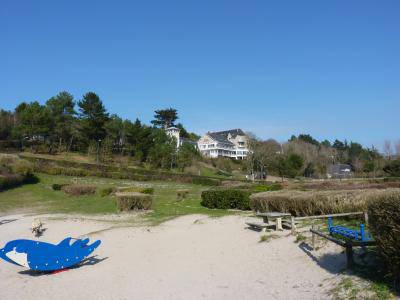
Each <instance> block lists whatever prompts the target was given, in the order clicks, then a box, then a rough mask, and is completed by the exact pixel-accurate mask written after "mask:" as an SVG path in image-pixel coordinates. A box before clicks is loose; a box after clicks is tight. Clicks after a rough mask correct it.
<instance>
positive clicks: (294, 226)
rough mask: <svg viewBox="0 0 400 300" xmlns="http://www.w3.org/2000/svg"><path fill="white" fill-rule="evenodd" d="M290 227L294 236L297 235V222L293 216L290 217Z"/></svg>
mask: <svg viewBox="0 0 400 300" xmlns="http://www.w3.org/2000/svg"><path fill="white" fill-rule="evenodd" d="M290 227H292V228H291V229H292V235H295V234H296V230H297V228H296V222H295V220H294V217H293V216H292V217H290Z"/></svg>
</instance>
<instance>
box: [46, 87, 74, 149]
mask: <svg viewBox="0 0 400 300" xmlns="http://www.w3.org/2000/svg"><path fill="white" fill-rule="evenodd" d="M74 106H75V102H74V97H73V96H72V95H71V94H70V93H68V92H61V93H59V94H58V95H57V96H55V97H52V98H50V99H49V100H48V101H47V102H46V107H47V108H48V110H49V111H50V116H51V131H50V140H51V142H57V143H58V150H59V151H65V150H67V149H66V147H65V146H66V145H67V143H68V142H69V141H70V140H71V138H72V136H73V134H74V127H73V126H74V118H75V114H76V112H75V109H74ZM63 146H64V147H63Z"/></svg>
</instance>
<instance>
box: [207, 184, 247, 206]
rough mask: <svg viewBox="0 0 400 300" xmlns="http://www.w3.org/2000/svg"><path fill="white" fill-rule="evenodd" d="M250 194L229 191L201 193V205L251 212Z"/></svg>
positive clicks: (243, 191)
mask: <svg viewBox="0 0 400 300" xmlns="http://www.w3.org/2000/svg"><path fill="white" fill-rule="evenodd" d="M249 196H250V192H248V191H245V190H237V189H227V190H210V191H204V192H202V193H201V199H202V200H201V205H203V206H205V207H207V208H219V209H240V210H249V209H250V204H249V201H250V200H249Z"/></svg>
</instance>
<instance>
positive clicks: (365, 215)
mask: <svg viewBox="0 0 400 300" xmlns="http://www.w3.org/2000/svg"><path fill="white" fill-rule="evenodd" d="M364 222H365V226H368V225H369V220H368V213H367V212H365V213H364Z"/></svg>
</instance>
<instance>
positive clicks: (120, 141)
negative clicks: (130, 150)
mask: <svg viewBox="0 0 400 300" xmlns="http://www.w3.org/2000/svg"><path fill="white" fill-rule="evenodd" d="M105 129H106V133H107V138H108V139H110V144H111V145H112V148H117V149H118V150H119V151H120V152H122V149H123V146H124V143H125V130H124V122H123V121H122V119H121V118H120V117H118V116H117V115H111V117H110V119H109V120H108V121H107V123H106V124H105Z"/></svg>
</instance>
